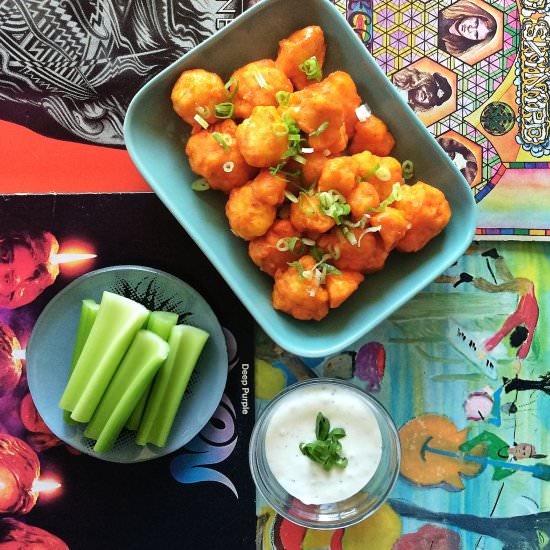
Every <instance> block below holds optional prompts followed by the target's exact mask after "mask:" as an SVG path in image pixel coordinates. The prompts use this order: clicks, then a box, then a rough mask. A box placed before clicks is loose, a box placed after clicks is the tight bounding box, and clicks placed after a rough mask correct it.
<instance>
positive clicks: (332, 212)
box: [317, 189, 351, 225]
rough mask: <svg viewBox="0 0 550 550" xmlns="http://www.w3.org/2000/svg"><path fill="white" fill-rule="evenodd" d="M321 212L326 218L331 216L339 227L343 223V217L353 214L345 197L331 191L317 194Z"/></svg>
mask: <svg viewBox="0 0 550 550" xmlns="http://www.w3.org/2000/svg"><path fill="white" fill-rule="evenodd" d="M317 195H318V197H319V204H320V206H321V212H322V213H323V214H325V215H326V216H330V217H331V218H332V219H333V220H334V221H335V222H336V224H337V225H340V224H341V223H343V221H342V220H341V217H342V216H347V215H348V214H349V213H350V212H351V207H350V205H349V204H348V203H347V202H346V199H345V197H344V196H343V195H341V194H340V193H338V192H337V191H334V189H331V190H330V191H322V192H320V193H318V194H317Z"/></svg>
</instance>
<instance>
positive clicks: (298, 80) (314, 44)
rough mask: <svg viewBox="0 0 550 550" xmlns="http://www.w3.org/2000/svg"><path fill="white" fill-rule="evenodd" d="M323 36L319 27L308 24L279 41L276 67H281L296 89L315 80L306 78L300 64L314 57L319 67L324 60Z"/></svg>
mask: <svg viewBox="0 0 550 550" xmlns="http://www.w3.org/2000/svg"><path fill="white" fill-rule="evenodd" d="M325 52H326V45H325V37H324V35H323V31H322V29H321V27H317V26H310V27H305V28H304V29H300V30H299V31H296V32H295V33H292V34H291V35H290V36H289V37H288V38H283V40H281V41H280V42H279V53H278V55H277V60H276V63H277V67H279V69H281V70H282V71H283V72H284V73H285V74H286V76H288V78H290V80H292V83H293V84H294V86H295V87H296V89H298V90H302V89H303V88H305V87H306V86H309V85H311V84H313V83H314V82H316V80H315V79H310V80H308V78H307V76H306V73H305V72H304V71H302V70H301V69H300V65H302V63H304V61H306V60H307V59H310V58H311V57H315V59H316V60H317V63H318V64H319V66H320V67H322V66H323V63H324V62H325Z"/></svg>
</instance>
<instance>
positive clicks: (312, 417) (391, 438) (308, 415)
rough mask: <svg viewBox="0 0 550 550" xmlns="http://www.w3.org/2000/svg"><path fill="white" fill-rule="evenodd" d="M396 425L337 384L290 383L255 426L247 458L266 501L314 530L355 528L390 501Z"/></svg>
mask: <svg viewBox="0 0 550 550" xmlns="http://www.w3.org/2000/svg"><path fill="white" fill-rule="evenodd" d="M400 459H401V448H400V446H399V435H398V433H397V430H396V428H395V425H394V423H393V421H392V419H391V417H390V415H389V414H388V412H387V411H386V409H384V407H383V406H382V405H381V404H380V403H379V402H378V401H377V400H376V399H374V398H373V397H372V396H371V395H369V394H367V393H365V392H363V391H362V390H361V389H359V388H357V387H356V386H354V385H352V384H349V383H347V382H343V381H341V380H336V379H330V378H316V379H312V380H307V381H304V382H299V383H297V384H294V385H292V386H289V387H288V388H286V389H285V390H283V391H282V392H281V393H280V394H278V395H277V396H276V397H275V398H274V399H273V400H272V401H271V402H270V403H269V404H268V405H267V407H266V408H265V410H264V411H263V412H262V414H261V415H260V417H259V419H258V420H257V422H256V425H255V426H254V430H253V432H252V437H251V440H250V450H249V460H250V468H251V471H252V477H253V478H254V482H255V483H256V486H257V488H258V490H259V491H260V493H261V494H262V496H263V497H264V499H265V500H266V501H267V503H268V504H269V505H270V506H272V507H273V508H274V510H275V511H276V512H278V513H279V514H280V515H282V516H283V517H285V518H287V519H288V520H290V521H292V522H294V523H297V524H299V525H303V526H304V527H308V528H313V529H337V528H342V527H347V526H349V525H353V524H354V523H357V522H359V521H361V520H362V519H365V518H366V517H368V516H370V515H371V514H373V513H374V512H375V511H376V510H377V509H378V508H379V507H380V506H381V505H382V504H383V503H384V501H385V500H386V499H387V497H388V495H389V494H390V492H391V490H392V488H393V486H394V484H395V482H396V480H397V476H398V474H399V466H400Z"/></svg>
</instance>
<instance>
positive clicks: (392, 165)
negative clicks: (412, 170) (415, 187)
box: [353, 151, 405, 201]
mask: <svg viewBox="0 0 550 550" xmlns="http://www.w3.org/2000/svg"><path fill="white" fill-rule="evenodd" d="M353 158H355V159H356V160H357V162H358V165H359V170H358V171H357V175H358V176H359V177H360V178H361V179H363V180H366V181H368V182H369V183H372V184H373V185H374V187H375V189H376V191H377V192H378V196H379V198H380V200H381V201H383V200H384V199H387V198H388V196H389V195H390V193H391V192H392V189H393V184H394V183H400V184H403V183H405V180H404V179H403V171H402V168H401V163H400V162H399V161H398V160H397V159H395V158H393V157H378V156H376V155H373V154H372V153H370V152H369V151H364V152H363V153H359V154H357V155H353Z"/></svg>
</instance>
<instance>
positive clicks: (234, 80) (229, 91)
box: [223, 78, 239, 99]
mask: <svg viewBox="0 0 550 550" xmlns="http://www.w3.org/2000/svg"><path fill="white" fill-rule="evenodd" d="M233 84H234V85H235V87H234V88H233V89H231V86H233ZM223 88H224V90H225V95H226V96H227V99H233V98H234V97H235V94H236V93H237V91H238V90H239V80H238V79H237V78H230V79H229V80H228V81H227V82H226V84H225V86H224V87H223Z"/></svg>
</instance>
